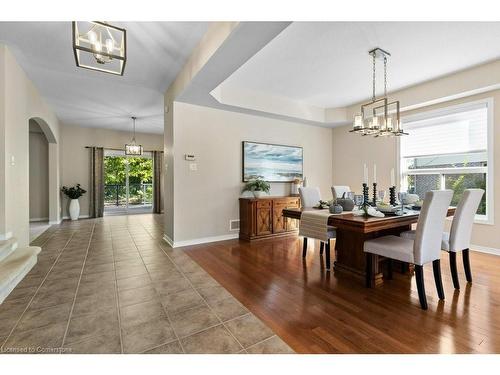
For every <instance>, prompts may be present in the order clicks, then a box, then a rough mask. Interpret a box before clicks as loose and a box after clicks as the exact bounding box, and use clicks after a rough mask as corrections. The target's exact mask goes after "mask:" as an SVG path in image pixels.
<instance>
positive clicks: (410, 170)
mask: <svg viewBox="0 0 500 375" xmlns="http://www.w3.org/2000/svg"><path fill="white" fill-rule="evenodd" d="M492 107H493V101H492V100H491V99H487V100H482V101H479V102H474V103H468V104H466V105H459V106H455V107H449V108H446V109H443V110H438V111H432V112H428V113H424V114H418V115H415V116H408V117H406V118H404V119H403V121H404V124H405V131H407V132H408V133H409V134H410V135H408V136H406V137H402V138H401V139H400V143H399V145H400V150H399V151H400V172H401V190H403V191H404V190H406V191H408V192H409V193H414V194H418V195H419V196H420V198H422V199H423V197H424V195H425V193H426V192H428V191H429V190H436V189H438V190H439V189H451V190H453V192H454V194H453V199H452V202H451V204H452V206H456V205H457V204H458V202H459V201H460V199H461V197H462V194H463V191H464V190H465V189H469V188H481V189H484V190H485V191H486V193H485V195H484V196H483V199H482V201H481V203H480V205H479V208H478V210H477V215H476V221H478V222H483V223H493V165H492V163H493V133H492V131H493V129H492V121H493V118H492V113H493V111H492Z"/></svg>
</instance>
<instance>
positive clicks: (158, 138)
mask: <svg viewBox="0 0 500 375" xmlns="http://www.w3.org/2000/svg"><path fill="white" fill-rule="evenodd" d="M130 138H131V133H130V132H128V131H127V132H122V131H115V130H107V129H94V128H82V127H77V126H67V125H63V126H61V152H60V165H61V186H63V185H65V186H73V185H76V184H77V183H80V184H81V185H82V187H83V188H84V189H85V190H88V188H89V176H90V153H89V150H88V149H87V148H85V146H101V147H104V148H116V149H123V148H124V145H125V144H126V143H128V142H130ZM136 140H137V142H138V143H139V144H142V146H143V147H144V150H146V151H153V150H156V151H162V150H163V135H161V134H143V133H137V134H136ZM88 198H89V194H88V193H87V194H85V195H84V196H83V197H82V198H80V209H81V211H80V215H82V216H86V215H88V214H89V200H88ZM68 204H69V203H68V200H67V198H66V197H63V204H62V206H63V216H64V217H66V216H68Z"/></svg>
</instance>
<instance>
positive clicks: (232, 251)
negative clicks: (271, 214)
mask: <svg viewBox="0 0 500 375" xmlns="http://www.w3.org/2000/svg"><path fill="white" fill-rule="evenodd" d="M309 242H310V244H309V252H308V255H307V258H306V259H305V260H303V259H302V256H301V252H302V248H301V246H302V240H301V239H299V238H297V237H290V238H284V239H273V240H266V241H260V242H254V243H249V242H243V241H239V240H230V241H223V242H217V243H210V244H204V245H196V246H190V247H186V248H184V250H186V252H187V253H188V254H189V256H191V257H192V258H193V259H194V260H195V261H196V262H197V263H198V264H199V265H201V266H202V267H203V268H204V269H205V270H206V271H207V272H208V273H210V274H211V275H212V276H213V277H214V278H215V279H216V280H217V281H218V282H219V283H220V284H222V285H223V286H224V287H225V288H226V289H227V290H229V291H230V292H231V293H232V294H233V296H235V297H236V298H237V299H238V300H239V301H240V302H242V303H243V304H244V305H245V306H246V307H247V308H248V309H249V310H250V311H252V312H253V313H254V314H255V315H257V316H258V317H259V318H260V319H262V320H263V321H264V322H265V323H266V324H268V325H269V327H271V328H272V329H273V330H274V331H275V332H276V333H277V334H278V335H279V336H280V337H281V338H282V339H283V340H285V341H286V343H287V344H288V345H290V346H291V347H292V348H293V349H294V350H295V351H297V352H299V353H498V352H500V257H498V256H494V255H488V254H483V253H478V252H473V251H472V252H471V264H472V272H473V278H474V279H473V283H472V284H467V282H466V280H465V275H464V272H463V265H462V258H461V256H459V257H457V259H459V262H458V267H459V277H460V283H461V290H460V291H455V290H454V289H453V285H452V280H451V276H450V272H449V263H448V254H447V253H444V252H443V253H442V262H441V267H442V273H443V283H444V289H445V294H446V300H445V301H439V300H438V298H437V292H436V288H435V285H434V278H433V276H432V265H428V266H426V267H425V271H424V273H425V286H426V292H427V293H426V294H427V299H428V302H429V310H427V311H423V310H421V309H420V307H419V302H418V294H417V288H416V285H415V280H414V276H413V275H411V274H407V275H403V274H398V273H396V272H395V274H394V279H393V280H388V281H385V282H384V284H383V285H381V286H379V287H376V288H374V289H366V288H365V287H364V285H363V282H362V280H360V279H356V278H351V277H348V276H346V275H345V274H336V273H334V272H326V271H325V270H324V267H323V266H322V263H323V261H324V259H323V258H322V257H320V255H319V244H318V242H316V243H315V242H313V241H309ZM332 245H333V242H332Z"/></svg>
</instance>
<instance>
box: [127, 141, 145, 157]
mask: <svg viewBox="0 0 500 375" xmlns="http://www.w3.org/2000/svg"><path fill="white" fill-rule="evenodd" d="M125 155H139V156H140V155H142V146H141V145H136V144H134V143H133V144H127V145H125Z"/></svg>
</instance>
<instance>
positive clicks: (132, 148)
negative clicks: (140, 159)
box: [125, 116, 143, 156]
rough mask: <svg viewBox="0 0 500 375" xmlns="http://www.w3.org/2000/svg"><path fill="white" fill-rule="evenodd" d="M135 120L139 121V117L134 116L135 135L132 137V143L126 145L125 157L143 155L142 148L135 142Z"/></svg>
mask: <svg viewBox="0 0 500 375" xmlns="http://www.w3.org/2000/svg"><path fill="white" fill-rule="evenodd" d="M135 120H137V117H135V116H133V117H132V121H133V123H134V135H133V136H132V141H131V142H130V143H128V144H126V145H125V155H139V156H140V155H142V151H143V150H142V146H141V145H138V144H137V143H136V142H135Z"/></svg>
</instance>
